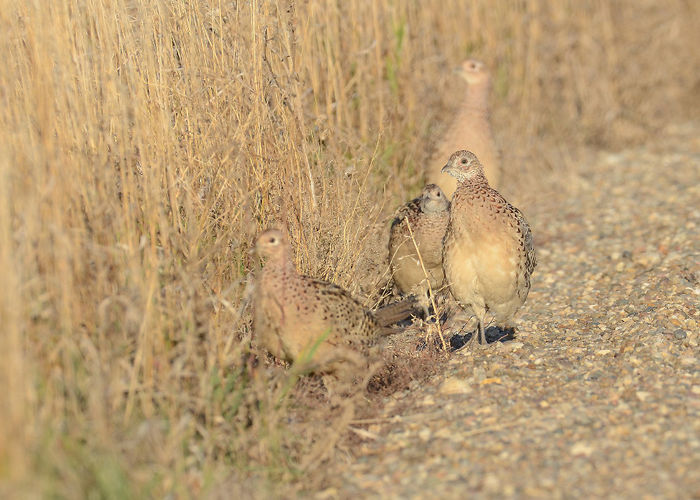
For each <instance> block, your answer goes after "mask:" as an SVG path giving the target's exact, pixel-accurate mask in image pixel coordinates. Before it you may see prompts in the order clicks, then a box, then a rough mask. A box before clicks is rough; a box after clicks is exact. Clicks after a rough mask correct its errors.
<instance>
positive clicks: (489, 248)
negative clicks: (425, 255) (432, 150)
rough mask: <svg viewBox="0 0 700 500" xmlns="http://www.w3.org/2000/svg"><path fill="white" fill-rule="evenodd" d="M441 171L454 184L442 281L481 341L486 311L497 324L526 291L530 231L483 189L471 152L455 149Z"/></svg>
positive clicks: (509, 208) (507, 317)
mask: <svg viewBox="0 0 700 500" xmlns="http://www.w3.org/2000/svg"><path fill="white" fill-rule="evenodd" d="M442 170H443V172H446V173H448V174H450V175H452V176H454V177H455V178H456V179H457V181H458V186H457V190H456V191H455V193H454V196H453V197H452V204H451V207H450V222H449V224H448V226H447V233H446V235H445V242H444V253H443V266H444V268H445V278H446V280H447V283H448V285H449V287H450V291H451V292H452V295H453V296H454V298H455V299H456V300H457V302H458V303H459V304H460V306H461V307H463V308H471V310H472V311H473V313H474V315H475V316H476V318H477V320H478V333H479V341H480V342H481V343H485V342H486V336H485V334H484V321H485V316H486V313H487V312H490V313H492V314H493V316H494V319H495V321H496V323H497V324H498V323H501V324H502V323H504V322H507V321H509V320H510V319H511V318H512V317H513V316H514V315H515V313H516V312H517V310H518V309H519V308H520V307H521V306H522V305H523V303H524V302H525V299H526V298H527V294H528V292H529V291H530V276H531V275H532V272H533V270H534V269H535V265H536V264H537V262H536V259H535V249H534V246H533V244H532V232H531V231H530V226H529V225H528V223H527V221H526V220H525V217H523V214H522V213H521V212H520V210H518V209H517V208H515V207H514V206H512V205H511V204H510V203H508V202H507V201H506V200H505V199H504V198H503V197H502V196H501V195H500V194H499V193H498V191H496V190H495V189H492V188H491V187H490V186H489V183H488V181H487V180H486V177H485V176H484V169H483V167H482V166H481V163H480V162H479V160H478V159H477V157H476V156H475V155H474V153H472V152H470V151H457V152H456V153H454V154H453V155H452V156H450V159H449V161H448V162H447V164H446V165H445V166H444V167H443V169H442ZM474 337H475V335H474V336H472V340H473V338H474Z"/></svg>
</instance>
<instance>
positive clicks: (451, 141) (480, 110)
mask: <svg viewBox="0 0 700 500" xmlns="http://www.w3.org/2000/svg"><path fill="white" fill-rule="evenodd" d="M459 73H460V75H461V76H462V77H463V78H464V79H465V80H466V81H467V92H466V94H465V96H464V100H463V101H462V103H461V105H460V107H459V110H458V111H457V114H456V115H455V117H454V120H453V121H452V124H451V125H450V126H449V127H448V128H447V129H446V131H445V133H444V134H443V137H442V140H441V141H440V142H438V146H437V148H436V149H435V153H434V154H433V155H432V159H431V161H430V162H429V163H428V170H427V172H426V177H427V180H428V182H434V183H436V184H439V185H440V186H442V189H443V191H444V192H445V194H446V195H447V196H448V197H451V196H452V193H454V191H455V189H456V188H457V182H456V181H455V180H454V179H453V178H451V177H450V176H449V175H445V174H444V173H441V169H442V166H443V165H444V164H445V160H446V159H447V158H449V156H450V155H451V154H452V153H454V152H455V151H457V150H460V149H468V150H469V151H473V152H474V154H476V156H477V157H478V158H479V160H480V161H481V164H482V165H483V166H484V172H485V174H486V178H487V179H488V180H489V183H490V184H491V186H494V187H498V186H499V185H500V182H501V164H500V155H499V152H498V148H497V146H496V141H495V140H494V137H493V132H492V131H491V122H490V116H489V93H490V91H491V76H490V74H489V71H488V69H487V68H486V66H485V65H484V63H482V62H481V61H476V60H474V59H468V60H467V61H465V62H464V63H462V66H461V68H460V71H459Z"/></svg>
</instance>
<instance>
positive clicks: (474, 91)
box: [462, 82, 491, 115]
mask: <svg viewBox="0 0 700 500" xmlns="http://www.w3.org/2000/svg"><path fill="white" fill-rule="evenodd" d="M490 90H491V85H490V84H489V83H487V82H483V83H479V84H472V85H469V87H468V88H467V95H466V98H465V99H464V103H463V104H462V109H465V110H469V111H476V112H478V113H480V114H484V115H488V114H489V93H490Z"/></svg>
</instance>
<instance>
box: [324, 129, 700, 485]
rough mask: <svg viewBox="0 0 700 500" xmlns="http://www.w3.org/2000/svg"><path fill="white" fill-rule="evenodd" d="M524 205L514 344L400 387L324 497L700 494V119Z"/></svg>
mask: <svg viewBox="0 0 700 500" xmlns="http://www.w3.org/2000/svg"><path fill="white" fill-rule="evenodd" d="M573 177H574V181H573V184H574V185H575V187H574V188H572V189H569V190H566V192H564V191H562V192H555V191H552V192H543V193H542V195H541V196H540V197H539V198H538V199H537V201H536V202H534V203H532V204H531V206H527V207H524V208H525V212H526V215H527V217H528V219H529V220H530V222H531V225H532V227H533V232H534V234H535V243H536V246H537V251H538V261H539V264H538V267H537V269H536V271H535V274H534V276H533V287H532V290H531V293H530V296H529V298H528V301H527V302H526V304H525V306H524V308H523V309H522V310H521V313H520V314H519V321H518V330H517V334H516V337H515V339H514V340H513V341H509V342H504V343H496V344H491V345H490V346H489V347H488V348H481V349H479V348H477V349H472V350H470V349H469V348H467V349H463V350H461V351H458V352H456V353H453V354H452V355H451V358H450V360H449V361H448V362H447V363H446V370H445V371H444V372H443V373H441V374H439V375H437V376H434V377H432V378H431V379H429V380H428V381H427V382H424V383H422V384H418V383H416V382H413V383H412V387H411V388H410V389H408V390H406V391H403V392H400V393H397V394H394V395H392V396H391V397H388V398H386V400H385V402H384V405H383V408H382V411H381V414H380V415H378V416H377V418H376V419H374V420H369V421H367V422H358V423H357V424H355V425H354V427H355V428H357V429H360V430H361V431H362V432H361V433H362V435H363V436H364V437H363V439H362V440H361V441H360V442H359V444H357V445H356V446H354V447H353V448H352V449H351V454H350V456H347V457H346V458H345V460H338V461H336V462H335V463H333V464H331V465H330V466H329V467H330V470H329V477H330V479H329V480H328V481H327V488H326V489H325V490H323V491H322V492H319V493H318V495H317V496H318V497H319V498H322V497H327V498H330V497H340V498H350V497H357V496H363V497H365V496H370V497H407V498H425V497H435V498H452V497H457V496H463V494H464V493H471V494H473V495H474V496H476V497H477V498H491V497H493V498H500V497H503V496H509V497H510V496H516V497H526V498H528V497H547V498H585V497H610V496H614V497H624V498H700V349H699V347H698V345H699V343H700V333H699V330H700V328H699V326H700V325H699V324H700V124H687V125H682V126H676V127H671V128H669V129H668V130H667V131H666V133H665V134H664V135H663V136H662V137H661V138H660V139H659V140H658V141H656V142H655V143H654V144H650V145H646V146H645V147H642V148H636V149H631V150H626V151H622V152H619V153H605V152H602V153H600V154H599V155H597V159H596V161H594V162H592V163H591V164H590V165H587V166H582V167H581V169H580V170H579V171H578V172H575V173H574V174H573Z"/></svg>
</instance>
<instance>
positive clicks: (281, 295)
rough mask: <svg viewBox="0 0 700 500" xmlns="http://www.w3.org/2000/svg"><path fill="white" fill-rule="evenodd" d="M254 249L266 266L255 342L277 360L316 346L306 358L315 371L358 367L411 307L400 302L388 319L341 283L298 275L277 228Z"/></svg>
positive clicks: (259, 284)
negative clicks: (310, 356)
mask: <svg viewBox="0 0 700 500" xmlns="http://www.w3.org/2000/svg"><path fill="white" fill-rule="evenodd" d="M255 250H256V252H257V254H258V255H259V256H260V257H261V258H262V259H263V261H264V266H263V268H262V269H260V270H259V273H258V274H257V277H256V281H255V290H254V295H253V300H254V316H253V329H254V332H255V337H256V342H257V343H258V344H259V345H260V346H261V347H263V348H264V349H266V350H267V351H269V352H270V353H271V354H272V355H273V356H275V357H277V358H279V359H282V360H286V361H289V362H294V361H296V360H298V359H299V358H300V357H302V356H304V353H306V354H309V353H310V351H311V350H312V349H315V350H314V352H313V356H312V359H306V361H311V360H312V361H313V366H314V367H316V369H317V371H322V372H338V371H341V370H342V369H346V370H347V369H350V370H351V371H352V370H355V369H357V368H358V367H359V366H363V365H365V364H366V360H367V355H368V354H369V349H370V348H371V347H372V346H374V345H375V344H377V342H378V341H379V340H380V338H381V337H382V336H384V335H386V334H387V333H389V330H388V329H386V328H384V327H385V326H386V325H387V324H388V323H389V322H391V321H398V320H399V319H402V318H403V317H407V316H408V315H409V313H410V311H412V310H413V307H412V306H411V305H410V304H408V303H407V305H406V307H401V304H399V307H396V306H394V307H392V306H389V307H388V308H387V314H386V315H385V316H386V317H384V316H382V314H381V311H379V312H378V313H377V315H375V314H373V313H372V312H370V311H367V310H366V309H365V308H364V307H363V306H362V304H360V303H359V302H358V301H357V300H355V299H354V298H352V296H351V295H350V294H349V293H348V292H347V291H345V290H343V289H342V288H340V287H339V286H336V285H334V284H332V283H327V282H325V281H322V280H318V279H315V278H311V277H309V276H304V275H301V274H299V273H297V270H296V268H295V266H294V262H293V260H292V250H291V248H290V246H289V243H288V241H287V237H286V236H285V235H284V233H282V232H281V231H278V230H276V229H271V230H267V231H264V232H263V233H261V234H260V235H259V236H258V239H257V241H256V245H255ZM409 306H411V307H409ZM401 312H403V314H401ZM314 346H315V347H314Z"/></svg>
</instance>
